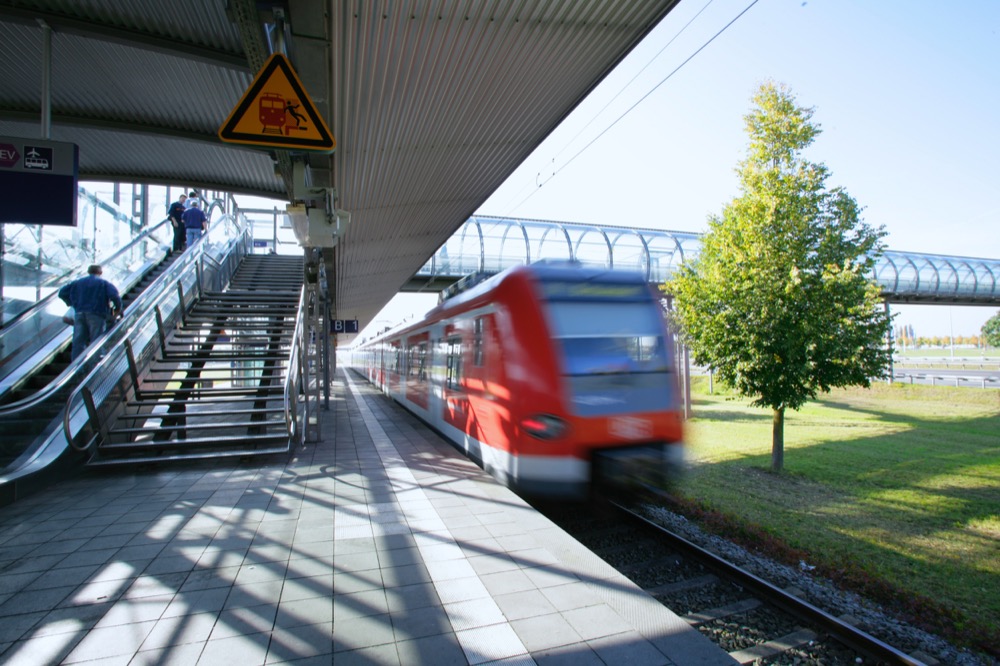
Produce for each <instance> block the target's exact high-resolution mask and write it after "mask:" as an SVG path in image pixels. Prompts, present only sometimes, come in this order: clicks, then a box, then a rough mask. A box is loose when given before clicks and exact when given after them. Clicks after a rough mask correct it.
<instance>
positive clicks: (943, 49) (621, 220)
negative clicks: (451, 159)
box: [376, 0, 1000, 335]
mask: <svg viewBox="0 0 1000 666" xmlns="http://www.w3.org/2000/svg"><path fill="white" fill-rule="evenodd" d="M751 4H753V3H752V0H712V1H709V0H682V2H681V3H680V4H679V5H678V7H677V8H675V9H674V10H673V11H672V12H671V13H670V15H669V16H668V17H667V18H666V20H665V21H664V22H663V23H661V24H660V25H659V26H658V27H657V28H656V29H655V30H654V31H653V32H652V33H651V34H650V35H649V37H647V39H646V40H645V41H644V42H643V43H642V44H641V45H639V47H638V48H637V49H636V50H635V51H634V52H633V53H632V54H631V55H630V56H629V57H628V58H627V59H626V60H625V61H624V62H623V63H622V64H621V65H620V66H619V67H618V68H617V69H616V70H615V72H613V73H612V75H611V76H610V77H609V78H608V79H607V80H606V81H605V82H604V83H602V85H601V86H600V87H599V88H598V89H597V90H595V92H594V93H593V94H592V95H591V96H590V97H589V98H588V99H587V100H586V101H585V102H584V103H583V104H582V105H581V106H580V107H579V108H578V109H577V110H576V111H575V112H574V113H573V115H572V116H571V117H570V118H569V119H567V121H566V122H565V123H564V124H563V125H562V126H561V127H560V128H559V129H557V131H556V132H555V133H554V134H553V135H552V136H551V137H550V138H549V139H548V140H546V142H545V143H544V144H543V145H542V146H540V148H539V149H538V150H537V151H536V152H535V153H534V154H533V155H532V156H531V158H529V159H528V160H527V161H526V162H525V164H524V165H523V166H522V167H521V168H519V169H518V170H517V171H516V172H515V173H514V174H513V176H512V177H511V178H510V179H509V180H508V181H507V182H506V183H505V184H504V185H503V186H502V187H501V188H500V189H499V190H498V191H497V192H496V193H495V195H494V196H492V197H491V198H490V199H489V200H488V201H487V202H486V203H485V204H484V205H483V206H482V207H481V208H480V210H479V211H478V212H479V213H481V214H489V215H502V216H516V217H528V218H540V219H549V220H564V221H572V222H585V223H594V224H617V225H630V226H641V227H649V228H660V229H673V230H681V231H693V232H701V231H704V230H705V229H706V219H707V217H708V216H709V215H710V214H713V213H718V212H720V211H721V210H722V208H723V206H724V205H725V203H726V202H727V201H728V200H729V199H731V198H732V197H733V196H735V195H736V194H738V189H737V178H736V174H735V171H734V170H735V167H736V164H737V162H738V161H739V160H740V159H742V157H743V155H744V150H745V146H746V135H745V133H744V128H743V116H744V114H745V113H746V112H747V111H748V110H749V108H750V98H751V96H752V94H753V92H754V90H755V89H756V87H757V85H758V84H759V83H760V82H761V81H764V80H766V79H772V80H774V81H776V82H779V83H784V84H786V85H788V86H789V87H790V88H791V90H792V92H793V93H794V94H795V95H796V97H797V100H798V102H799V104H801V105H803V106H811V107H814V108H815V114H814V116H813V121H814V122H816V123H818V124H819V125H820V126H821V127H822V129H823V133H822V134H821V135H820V136H819V138H818V139H817V140H816V142H815V143H814V144H813V146H812V147H811V148H810V149H809V151H808V153H807V154H806V156H807V157H808V158H809V159H811V160H813V161H817V162H823V163H825V164H826V165H827V167H829V169H830V170H831V172H832V176H831V178H830V180H829V185H831V186H843V187H844V188H846V189H847V191H848V192H849V193H850V194H851V195H852V196H854V197H855V199H857V200H858V202H859V204H861V205H862V206H863V207H864V213H863V215H864V218H865V220H866V221H867V222H869V223H870V224H872V225H876V226H885V228H886V230H887V231H888V236H887V239H886V240H887V244H888V246H889V248H891V249H893V250H900V251H912V252H929V253H939V254H948V255H961V256H973V257H987V258H1000V203H998V201H1000V127H998V119H1000V34H998V33H1000V1H997V0H978V1H972V0H956V1H955V2H947V3H942V2H931V1H930V0H910V1H908V2H904V1H902V0H867V1H863V0H808V1H806V2H803V1H802V0H759V1H758V2H756V3H755V4H753V6H750V5H751ZM748 6H750V8H749V10H747V11H746V13H745V14H743V16H742V17H740V18H739V19H737V20H736V22H735V23H733V24H732V25H731V26H730V27H729V28H728V29H726V30H725V31H724V32H722V34H720V35H719V36H718V37H716V38H715V40H714V41H712V42H711V43H710V44H708V45H707V46H706V47H705V48H704V49H703V50H701V51H700V52H699V53H698V54H697V55H694V57H693V58H692V59H691V60H690V61H689V62H687V63H686V64H684V65H683V66H682V63H683V62H684V61H685V60H687V59H688V58H689V57H691V56H692V54H694V53H695V52H696V51H698V49H699V48H701V47H702V46H703V45H704V44H705V43H706V42H708V41H709V40H710V39H711V38H712V36H713V35H715V34H716V33H717V32H719V31H720V30H722V28H723V27H724V26H725V25H726V24H727V23H729V22H730V21H731V20H733V19H734V18H735V17H736V16H737V15H739V14H740V12H742V11H744V10H745V9H746V8H747V7H748ZM699 12H700V15H698V14H699ZM696 15H698V16H697V17H696ZM692 19H693V20H692ZM689 21H691V23H690V25H689V26H687V27H686V28H685V25H686V24H688V22H689ZM671 40H673V41H671ZM668 44H669V45H668ZM664 47H666V48H664ZM661 51H662V52H661ZM678 67H680V69H678ZM674 70H677V71H676V72H675V71H674ZM633 79H634V80H633ZM643 98H644V99H643ZM640 100H641V101H640ZM633 105H634V108H632V109H631V111H628V112H627V113H626V111H627V110H628V109H629V108H630V107H633ZM623 114H625V115H624V116H623ZM581 151H582V152H581ZM400 301H402V303H400ZM426 307H427V301H413V300H409V299H406V298H402V297H399V298H398V299H397V301H396V302H395V303H393V304H391V306H390V307H388V308H387V309H386V310H385V311H384V312H383V313H382V314H380V315H379V316H378V317H376V321H378V320H382V322H383V325H384V323H385V322H387V321H392V322H393V323H395V321H397V320H398V319H400V318H401V317H402V316H404V315H406V314H409V313H411V312H412V313H421V312H422V311H423V310H424V309H426ZM894 311H896V312H898V313H899V315H898V316H897V318H896V323H897V324H913V325H914V327H915V328H916V332H917V334H918V335H921V334H923V335H948V334H949V332H951V331H954V334H955V335H962V334H972V333H976V332H978V330H979V328H980V327H981V326H982V323H983V322H985V320H986V319H988V318H989V317H990V316H992V315H993V314H994V313H995V312H996V309H992V308H959V307H940V306H937V307H930V306H924V307H913V306H911V307H897V308H895V309H894Z"/></svg>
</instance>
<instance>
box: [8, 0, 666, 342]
mask: <svg viewBox="0 0 1000 666" xmlns="http://www.w3.org/2000/svg"><path fill="white" fill-rule="evenodd" d="M677 1H678V0H426V1H425V0H409V1H407V2H394V1H389V0H351V1H348V0H275V1H274V2H260V1H258V0H172V1H171V2H163V1H162V0H32V1H31V2H25V1H23V0H0V54H2V57H3V62H4V67H3V68H0V135H3V136H16V137H41V136H42V134H41V133H40V132H41V131H42V128H43V126H44V122H43V119H44V118H46V117H49V118H50V119H51V120H50V123H51V130H50V133H49V134H48V136H49V138H50V139H51V140H54V141H69V142H73V143H76V144H78V145H79V147H80V177H81V178H82V179H86V180H111V181H120V182H149V183H160V184H182V185H192V186H199V187H203V188H206V189H217V190H225V191H232V192H238V193H252V194H258V195H263V196H270V197H274V198H278V199H292V198H293V197H292V196H291V195H292V189H293V183H294V181H295V179H294V177H293V172H294V168H293V164H294V163H295V162H301V163H303V164H305V165H307V166H308V169H307V171H308V181H307V182H308V184H309V185H311V186H314V187H328V188H332V189H333V190H334V191H335V192H336V196H337V200H336V207H337V208H339V209H343V210H346V211H349V212H350V214H351V225H350V229H349V231H348V233H347V235H346V237H345V238H344V239H343V240H342V241H341V242H340V244H339V245H338V247H337V248H336V252H335V256H334V257H333V258H328V259H327V261H328V262H329V266H330V268H331V269H335V270H330V271H328V272H329V274H330V275H331V279H332V280H335V285H333V287H334V293H335V294H336V302H335V307H336V311H337V316H338V317H340V318H352V319H353V318H357V319H359V320H360V321H361V323H362V326H363V325H364V324H366V323H367V322H369V321H370V320H371V319H372V318H373V317H374V316H375V314H376V313H377V312H378V310H379V309H380V308H381V307H382V306H383V305H384V304H385V303H386V302H388V300H389V299H390V298H391V297H392V296H393V295H394V294H395V293H396V292H397V291H398V290H399V288H400V286H401V285H403V284H404V283H405V282H406V281H407V280H408V279H409V278H410V277H411V276H412V275H413V274H414V273H415V272H416V271H418V270H419V269H420V267H421V266H422V265H423V264H424V262H425V261H427V260H428V259H429V258H430V256H431V255H432V254H433V252H434V251H435V250H436V249H437V248H438V247H439V246H440V245H442V244H443V243H444V242H445V241H446V240H447V239H448V238H449V237H450V236H451V234H452V233H453V232H454V231H455V230H456V229H458V228H459V227H460V226H461V225H462V223H463V222H465V220H467V219H468V218H469V216H470V215H472V214H473V213H474V212H475V211H476V209H477V208H478V206H479V205H480V204H481V203H482V202H483V201H485V200H486V199H487V198H488V197H489V195H490V194H491V193H492V192H493V191H494V190H495V189H496V188H497V187H498V186H499V185H500V184H501V183H502V182H503V181H504V180H505V179H506V178H507V176H509V175H510V173H511V172H512V171H513V170H514V169H515V168H516V167H517V166H518V164H520V163H521V162H522V161H523V160H524V159H525V158H526V157H527V156H528V155H529V154H530V153H531V151H532V150H533V149H534V148H535V147H537V146H538V144H539V143H540V142H541V141H542V140H543V139H544V138H545V137H546V136H547V135H548V134H549V133H550V132H551V131H552V130H553V129H555V127H556V126H557V125H558V124H559V123H560V122H561V121H562V120H563V119H564V118H565V117H566V116H567V114H569V113H570V111H571V110H572V109H573V108H574V107H575V106H576V105H577V104H578V103H579V102H581V101H582V100H583V98H584V97H585V96H586V95H587V94H588V93H589V92H590V91H591V90H592V89H593V88H594V87H595V86H596V85H597V84H598V83H599V82H600V81H601V80H602V79H603V78H604V77H605V76H606V75H607V74H608V73H609V72H610V71H611V70H612V69H613V68H614V67H615V65H617V64H618V63H619V62H620V61H621V59H622V58H623V57H624V56H625V55H626V54H627V53H628V52H629V51H630V50H631V49H632V48H633V47H635V46H636V45H637V44H638V43H639V41H640V40H641V39H642V38H643V37H644V36H645V35H646V34H647V33H648V32H649V31H650V30H651V29H652V28H653V27H654V26H655V25H656V24H657V23H658V22H659V21H660V20H661V19H662V18H663V17H664V16H665V15H666V14H667V13H668V12H669V11H670V10H671V8H672V7H673V6H674V5H675V4H676V3H677ZM49 30H51V31H49ZM46 35H49V37H46ZM46 44H49V45H50V46H49V47H47V46H46ZM282 49H283V51H284V53H285V54H287V57H288V61H289V62H290V63H291V65H292V67H293V68H294V72H295V73H296V75H297V76H298V78H299V80H300V81H301V83H302V84H303V86H304V88H305V91H306V92H307V93H308V96H309V98H310V99H311V101H312V102H313V105H314V107H315V109H316V111H317V112H318V113H319V114H320V115H321V116H322V118H323V119H324V120H325V122H326V125H327V127H328V128H329V129H330V131H331V133H332V135H333V138H334V140H335V141H336V150H335V151H334V152H333V153H326V154H324V153H319V152H314V151H309V152H302V151H298V150H295V149H290V150H289V149H286V148H284V147H280V148H271V147H260V146H244V145H239V144H230V143H223V142H221V141H220V140H219V138H218V137H217V131H218V130H219V128H220V126H221V125H223V123H224V122H225V121H226V119H227V118H228V117H229V116H230V113H231V112H232V110H233V109H234V107H235V106H236V105H237V102H238V101H239V100H240V98H241V97H242V96H243V94H244V92H245V91H246V90H247V89H248V88H249V87H250V85H251V83H252V82H253V80H254V77H255V74H256V73H257V72H258V71H259V70H260V68H261V67H262V66H263V65H264V63H265V61H266V60H267V58H268V56H269V55H270V54H271V53H272V52H274V51H276V50H282ZM46 63H48V66H47V67H46V66H45V64H46ZM45 90H49V91H50V92H49V94H48V96H46V95H45V93H44V91H45ZM46 99H47V100H50V101H49V103H48V108H49V112H48V113H47V114H46V113H45V107H46V104H45V103H44V100H46ZM326 254H327V257H329V256H330V255H331V254H334V253H329V252H328V253H326Z"/></svg>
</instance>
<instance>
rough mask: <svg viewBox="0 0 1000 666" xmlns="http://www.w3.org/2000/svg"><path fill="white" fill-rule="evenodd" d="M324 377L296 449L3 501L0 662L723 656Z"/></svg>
mask: <svg viewBox="0 0 1000 666" xmlns="http://www.w3.org/2000/svg"><path fill="white" fill-rule="evenodd" d="M338 380H339V381H338V384H337V390H336V391H335V392H334V394H335V396H336V398H335V399H332V400H331V409H330V411H329V412H324V414H323V423H322V428H321V433H322V436H321V440H322V441H320V442H318V443H315V444H310V445H308V446H307V447H306V448H305V449H303V450H300V451H297V452H295V454H294V455H293V456H290V457H287V458H285V457H282V458H281V459H280V460H279V459H274V458H271V459H268V460H256V461H250V462H243V463H237V462H233V461H229V462H218V463H210V464H209V463H206V464H202V465H186V466H184V467H169V466H162V467H158V468H148V469H133V470H128V471H116V472H95V473H87V474H84V475H83V476H81V477H79V478H76V479H73V480H69V481H66V482H65V483H63V484H62V485H60V486H58V487H53V488H51V489H48V490H46V491H44V492H41V493H39V494H36V495H33V496H31V497H28V498H26V499H23V500H21V501H19V502H16V503H15V504H12V505H10V506H7V507H3V508H0V664H25V665H30V666H39V665H42V664H83V663H86V664H102V665H104V664H121V665H123V666H124V665H126V664H177V665H184V666H188V665H191V664H208V665H214V664H236V665H239V666H249V665H253V664H277V663H296V664H336V665H337V666H341V665H344V666H346V665H349V664H365V665H376V664H379V665H381V664H403V665H404V666H405V665H409V664H433V665H435V666H438V665H446V664H485V663H490V664H533V663H535V664H573V665H581V666H586V665H588V664H595V665H596V664H615V665H617V664H637V665H645V664H677V665H678V666H691V665H695V664H698V665H701V664H704V665H709V664H730V663H734V662H732V660H731V659H730V658H729V657H728V655H726V654H725V653H724V652H723V651H721V650H719V649H718V648H716V647H715V646H713V645H711V644H710V643H709V642H708V641H707V640H705V639H703V638H702V637H701V636H700V635H698V633H697V632H696V631H694V630H692V629H690V628H689V627H688V626H687V625H686V624H685V623H684V622H683V621H681V620H680V619H678V618H677V617H676V616H674V615H673V614H672V613H670V612H669V611H667V610H665V609H663V608H662V607H661V606H660V605H659V604H657V603H656V602H654V601H653V600H652V599H650V598H649V597H647V596H646V595H645V594H643V593H642V592H641V591H639V590H638V589H637V588H635V587H634V586H633V585H632V584H631V583H630V582H629V581H627V580H625V579H623V578H621V577H619V576H618V575H617V574H616V573H615V572H614V571H612V570H611V569H610V568H608V567H607V566H605V565H604V564H603V562H601V561H600V560H599V559H597V558H595V557H594V556H593V555H592V554H590V553H589V552H588V551H586V550H585V549H583V548H582V547H581V546H579V545H578V544H577V543H576V542H574V541H573V540H572V539H570V538H569V537H567V536H566V535H565V534H564V533H562V532H561V531H560V530H558V529H557V528H555V527H554V526H553V525H552V524H551V523H550V522H549V521H548V520H547V519H545V518H544V517H542V516H540V515H539V514H537V513H536V512H535V511H534V510H533V509H531V508H530V507H529V506H527V505H526V504H524V503H523V502H522V501H521V500H520V499H519V498H518V497H517V496H515V495H513V494H511V493H510V492H508V491H507V490H506V489H504V488H503V487H501V486H499V485H497V484H496V483H495V482H494V481H493V480H492V479H491V478H490V477H489V476H487V475H485V474H484V473H483V472H482V471H481V470H480V469H479V468H478V467H476V466H475V465H473V464H472V463H470V462H469V461H467V460H466V459H464V458H463V457H461V456H460V455H458V454H457V452H455V450H454V449H452V448H451V447H450V446H448V445H447V444H446V443H444V442H443V441H442V440H441V439H440V438H438V437H437V436H436V435H435V434H434V433H433V432H431V431H429V430H427V429H426V428H425V427H423V426H422V425H421V424H420V423H419V422H418V421H416V420H415V419H413V418H412V417H411V416H409V415H407V414H405V413H403V412H402V411H401V410H399V409H398V408H397V407H395V406H394V405H393V404H392V403H390V402H389V401H387V400H385V399H384V398H381V397H379V396H377V395H376V394H374V393H373V391H372V390H371V389H370V388H369V387H368V386H367V385H365V384H360V383H358V381H357V380H356V379H353V380H352V379H348V378H347V377H346V376H345V375H344V374H343V373H341V374H340V375H338Z"/></svg>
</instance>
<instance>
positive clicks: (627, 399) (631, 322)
mask: <svg viewBox="0 0 1000 666" xmlns="http://www.w3.org/2000/svg"><path fill="white" fill-rule="evenodd" d="M548 310H549V315H550V317H549V321H550V323H551V325H552V329H553V335H554V338H555V342H556V343H557V345H558V347H559V348H560V349H561V352H562V354H561V355H562V361H563V363H562V365H563V373H564V374H565V375H566V376H567V377H568V379H569V385H570V389H571V392H572V401H573V404H574V407H575V410H574V411H576V412H577V413H579V414H581V415H591V416H596V415H600V414H610V413H615V412H624V411H653V410H658V409H666V408H667V407H668V406H669V404H670V398H671V396H670V390H669V387H670V386H671V384H670V382H669V379H668V376H667V374H668V372H669V370H670V358H669V355H668V351H667V346H666V342H665V340H664V337H663V324H662V321H661V317H662V314H661V313H660V310H659V308H658V307H657V306H656V304H655V303H653V302H651V301H640V302H635V301H633V302H608V301H549V303H548Z"/></svg>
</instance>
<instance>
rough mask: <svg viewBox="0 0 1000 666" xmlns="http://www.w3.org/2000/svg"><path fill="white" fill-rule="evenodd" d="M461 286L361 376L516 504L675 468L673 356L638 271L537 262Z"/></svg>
mask: <svg viewBox="0 0 1000 666" xmlns="http://www.w3.org/2000/svg"><path fill="white" fill-rule="evenodd" d="M470 277H471V276H470ZM463 282H464V284H463V283H459V284H458V285H456V287H459V289H454V288H453V290H454V291H456V292H458V293H455V295H452V296H450V297H448V298H446V299H445V300H444V301H443V302H442V303H441V304H440V305H438V306H437V307H436V308H434V309H433V310H431V311H430V312H428V313H427V316H426V317H425V319H424V320H423V321H421V322H419V323H414V324H411V325H407V326H405V327H403V328H399V329H396V330H393V331H390V332H387V333H386V334H384V335H382V336H380V337H379V338H377V339H375V340H373V341H371V342H369V343H367V344H365V345H363V346H362V347H359V348H358V349H356V350H355V353H354V354H352V360H351V363H352V365H353V366H354V367H355V369H357V370H359V371H363V372H364V373H365V374H366V375H367V377H368V379H369V380H370V381H371V382H373V383H374V384H376V385H378V386H379V387H381V388H382V390H383V391H384V392H385V393H387V394H388V395H390V396H392V397H393V398H394V399H395V400H396V401H398V402H399V403H401V404H402V405H404V406H405V407H407V408H408V409H409V410H411V411H412V412H413V413H415V414H416V415H418V416H419V417H420V418H421V419H423V420H424V421H426V422H427V423H428V424H430V425H431V426H432V427H434V428H435V429H436V430H438V431H439V432H441V433H442V434H443V435H444V436H445V437H447V438H448V439H449V440H451V442H452V443H453V444H455V445H456V446H457V447H458V448H459V449H460V450H462V451H464V452H465V453H466V454H467V455H468V456H470V457H471V458H472V459H474V460H475V461H476V462H477V463H479V464H480V465H482V466H483V468H484V469H486V470H487V471H489V472H490V473H491V474H493V476H495V477H496V478H497V479H498V480H499V481H501V482H502V483H504V484H506V485H508V486H510V487H511V488H513V489H514V490H516V491H518V492H521V493H524V494H528V495H533V496H541V497H555V498H565V499H572V498H583V497H585V496H586V495H587V494H588V493H589V492H590V489H591V484H592V482H593V481H594V480H595V478H604V477H606V476H608V475H610V474H618V473H620V471H621V470H622V469H631V468H636V467H638V468H640V469H642V470H644V471H645V472H650V471H652V472H656V473H657V475H660V474H667V475H670V474H673V473H675V472H677V471H678V470H679V469H680V466H681V464H682V457H683V451H682V428H681V411H680V407H679V404H678V393H677V386H676V381H675V374H674V368H673V363H672V349H671V347H672V345H671V344H670V337H669V335H668V333H667V330H666V327H665V323H664V318H663V313H662V310H661V308H660V305H659V299H658V296H657V295H656V294H655V292H654V291H653V289H651V288H650V286H649V285H648V284H647V283H646V282H645V280H644V278H643V277H642V276H641V275H640V274H638V273H632V272H623V271H608V270H603V269H593V268H585V267H582V266H579V265H573V264H566V263H562V264H559V265H555V264H546V263H537V264H532V265H529V266H519V267H516V268H512V269H509V270H507V271H505V272H503V273H500V274H497V275H494V276H492V277H488V278H484V279H482V281H479V282H478V283H476V281H475V280H472V281H470V279H469V278H466V280H464V281H463ZM598 461H600V462H598Z"/></svg>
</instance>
